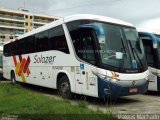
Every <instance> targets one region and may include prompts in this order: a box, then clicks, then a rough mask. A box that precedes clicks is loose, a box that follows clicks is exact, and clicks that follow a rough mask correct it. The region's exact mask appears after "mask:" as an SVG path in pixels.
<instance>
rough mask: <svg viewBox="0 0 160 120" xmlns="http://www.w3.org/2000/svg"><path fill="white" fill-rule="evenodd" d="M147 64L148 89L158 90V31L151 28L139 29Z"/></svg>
mask: <svg viewBox="0 0 160 120" xmlns="http://www.w3.org/2000/svg"><path fill="white" fill-rule="evenodd" d="M139 36H140V38H141V39H142V41H143V44H144V47H145V52H146V57H147V58H146V59H147V62H148V66H149V86H148V90H151V91H160V33H158V32H156V31H152V30H145V29H140V30H139Z"/></svg>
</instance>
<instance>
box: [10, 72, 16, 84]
mask: <svg viewBox="0 0 160 120" xmlns="http://www.w3.org/2000/svg"><path fill="white" fill-rule="evenodd" d="M11 83H12V84H16V77H15V74H14V72H11Z"/></svg>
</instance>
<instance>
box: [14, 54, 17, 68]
mask: <svg viewBox="0 0 160 120" xmlns="http://www.w3.org/2000/svg"><path fill="white" fill-rule="evenodd" d="M13 61H14V65H15V67H16V66H17V60H16V56H13Z"/></svg>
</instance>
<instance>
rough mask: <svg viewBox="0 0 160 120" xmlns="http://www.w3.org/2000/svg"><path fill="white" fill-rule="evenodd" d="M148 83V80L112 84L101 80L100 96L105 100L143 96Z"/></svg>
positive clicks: (123, 81)
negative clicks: (106, 98) (136, 95)
mask: <svg viewBox="0 0 160 120" xmlns="http://www.w3.org/2000/svg"><path fill="white" fill-rule="evenodd" d="M148 83H149V81H148V80H146V79H142V80H128V81H126V80H120V81H117V82H111V81H108V80H103V79H101V78H99V79H98V96H99V97H100V98H105V97H119V96H128V95H135V94H142V93H145V92H146V91H147V89H148Z"/></svg>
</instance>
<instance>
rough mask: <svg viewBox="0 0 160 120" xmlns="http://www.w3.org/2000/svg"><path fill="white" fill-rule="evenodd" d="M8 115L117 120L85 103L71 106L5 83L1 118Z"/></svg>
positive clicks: (0, 87)
mask: <svg viewBox="0 0 160 120" xmlns="http://www.w3.org/2000/svg"><path fill="white" fill-rule="evenodd" d="M66 101H67V102H66ZM8 115H16V116H17V117H18V119H22V120H24V119H25V120H53V119H61V120H63V119H64V120H66V119H69V120H74V119H76V120H77V119H83V120H88V119H94V120H99V119H101V120H103V119H105V120H106V119H108V120H116V118H115V117H113V115H112V114H104V113H102V112H101V111H99V110H98V111H92V110H90V109H88V108H87V107H86V103H85V102H80V103H79V104H78V105H71V103H70V102H68V100H64V101H58V100H55V99H54V98H52V97H47V96H44V95H41V94H40V93H36V92H33V91H30V90H27V89H25V88H23V87H21V86H20V85H11V84H7V83H3V84H0V116H1V117H2V116H3V117H4V116H5V117H6V116H8ZM1 117H0V118H1Z"/></svg>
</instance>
